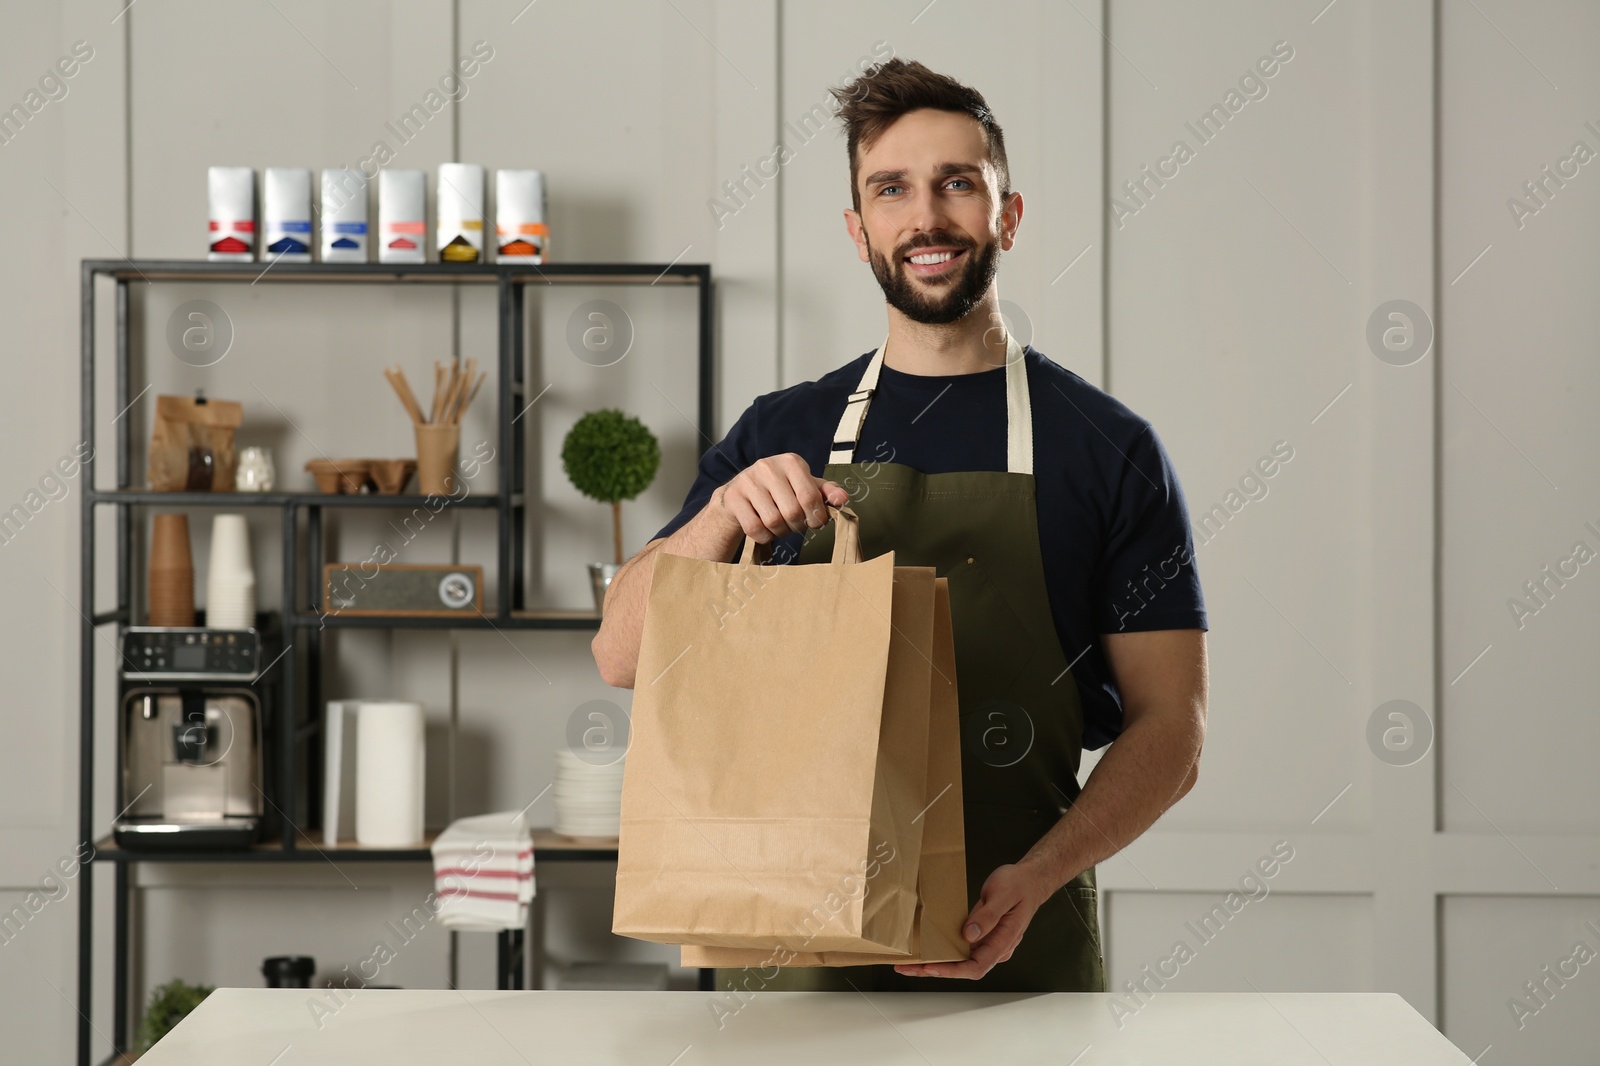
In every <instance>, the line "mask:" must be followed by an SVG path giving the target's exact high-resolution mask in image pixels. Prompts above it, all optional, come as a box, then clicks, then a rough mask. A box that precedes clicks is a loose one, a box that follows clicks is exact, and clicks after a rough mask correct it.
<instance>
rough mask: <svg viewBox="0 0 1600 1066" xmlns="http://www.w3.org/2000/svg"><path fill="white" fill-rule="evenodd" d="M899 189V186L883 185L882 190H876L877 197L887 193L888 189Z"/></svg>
mask: <svg viewBox="0 0 1600 1066" xmlns="http://www.w3.org/2000/svg"><path fill="white" fill-rule="evenodd" d="M899 187H900V186H898V185H885V186H884V187H883V188H881V189H879V190H878V195H879V196H882V195H883V194H884V193H886V192H888V191H889V190H890V189H898V188H899Z"/></svg>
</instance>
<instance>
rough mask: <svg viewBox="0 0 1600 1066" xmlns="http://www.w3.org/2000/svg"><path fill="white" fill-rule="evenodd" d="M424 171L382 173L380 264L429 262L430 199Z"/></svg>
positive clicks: (380, 182)
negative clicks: (423, 174) (425, 189)
mask: <svg viewBox="0 0 1600 1066" xmlns="http://www.w3.org/2000/svg"><path fill="white" fill-rule="evenodd" d="M424 188H425V182H424V179H423V176H422V171H420V170H382V171H379V172H378V262H380V263H424V262H427V258H428V255H427V247H426V245H425V243H424V242H425V241H426V240H427V236H428V199H427V195H426V193H425V191H424Z"/></svg>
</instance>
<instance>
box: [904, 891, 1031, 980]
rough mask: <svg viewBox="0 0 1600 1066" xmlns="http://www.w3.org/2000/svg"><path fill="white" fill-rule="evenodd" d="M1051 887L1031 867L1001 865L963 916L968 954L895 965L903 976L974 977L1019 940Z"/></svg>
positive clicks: (1003, 957)
mask: <svg viewBox="0 0 1600 1066" xmlns="http://www.w3.org/2000/svg"><path fill="white" fill-rule="evenodd" d="M1052 891H1054V889H1053V888H1051V887H1050V886H1049V885H1047V884H1046V883H1045V882H1044V879H1043V878H1041V877H1040V876H1039V875H1038V873H1036V872H1035V871H1034V869H1033V868H1032V867H1028V866H1022V865H1016V864H1013V865H1007V866H1002V867H1000V868H999V869H998V870H996V871H995V872H994V873H992V874H990V875H989V878H988V880H986V881H984V883H983V891H982V892H980V893H979V894H978V905H977V906H975V907H973V908H972V913H971V914H969V915H968V916H967V920H966V924H965V925H964V926H963V928H962V931H963V933H964V935H965V936H966V938H967V942H968V943H970V944H971V945H972V957H971V958H968V959H965V960H963V961H961V962H930V963H915V964H911V965H902V966H896V967H895V968H894V969H895V972H896V973H899V974H904V975H906V976H907V977H957V978H966V979H968V980H971V981H976V980H977V979H978V978H980V977H982V976H983V975H984V974H986V973H988V972H989V971H990V970H992V969H994V967H995V965H996V964H998V963H1002V962H1005V961H1006V960H1007V959H1009V958H1010V957H1011V953H1012V952H1013V951H1015V950H1016V949H1017V945H1018V944H1020V943H1021V942H1022V934H1023V933H1025V932H1027V930H1028V923H1029V922H1031V921H1033V916H1034V913H1035V912H1037V911H1038V909H1039V907H1040V906H1041V905H1042V904H1043V903H1044V901H1045V899H1046V898H1048V897H1049V895H1050V893H1051V892H1052Z"/></svg>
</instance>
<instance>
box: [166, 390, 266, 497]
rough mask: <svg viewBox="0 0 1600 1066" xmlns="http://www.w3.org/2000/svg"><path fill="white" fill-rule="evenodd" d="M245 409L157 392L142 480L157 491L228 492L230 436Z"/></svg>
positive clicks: (232, 460)
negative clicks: (153, 420)
mask: <svg viewBox="0 0 1600 1066" xmlns="http://www.w3.org/2000/svg"><path fill="white" fill-rule="evenodd" d="M243 418H244V408H243V406H241V405H240V404H238V403H236V402H234V401H232V400H209V399H206V398H205V397H191V396H157V397H156V422H155V428H154V429H153V430H152V431H151V433H150V461H149V463H148V465H147V468H146V472H145V473H146V478H147V479H148V480H149V482H150V488H152V489H154V490H156V491H158V492H232V491H233V490H234V474H235V471H236V469H237V467H238V465H239V457H238V455H237V454H236V453H235V451H234V442H233V435H234V431H235V430H236V429H238V428H239V423H240V422H241V421H242V420H243Z"/></svg>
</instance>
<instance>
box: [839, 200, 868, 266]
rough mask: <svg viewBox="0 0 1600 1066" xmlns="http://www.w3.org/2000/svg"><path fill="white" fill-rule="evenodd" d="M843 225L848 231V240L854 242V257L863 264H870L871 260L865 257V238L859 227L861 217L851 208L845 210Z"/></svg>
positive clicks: (862, 230) (864, 233) (863, 231)
mask: <svg viewBox="0 0 1600 1066" xmlns="http://www.w3.org/2000/svg"><path fill="white" fill-rule="evenodd" d="M844 225H845V229H847V230H849V231H850V239H851V240H853V241H855V242H856V255H857V256H858V257H859V258H860V259H861V261H862V262H863V263H870V262H871V261H872V259H871V257H870V256H868V255H867V237H866V231H865V230H864V229H863V228H862V226H861V216H860V215H859V214H857V213H856V212H855V211H854V210H853V209H852V208H848V207H847V208H845V209H844Z"/></svg>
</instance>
